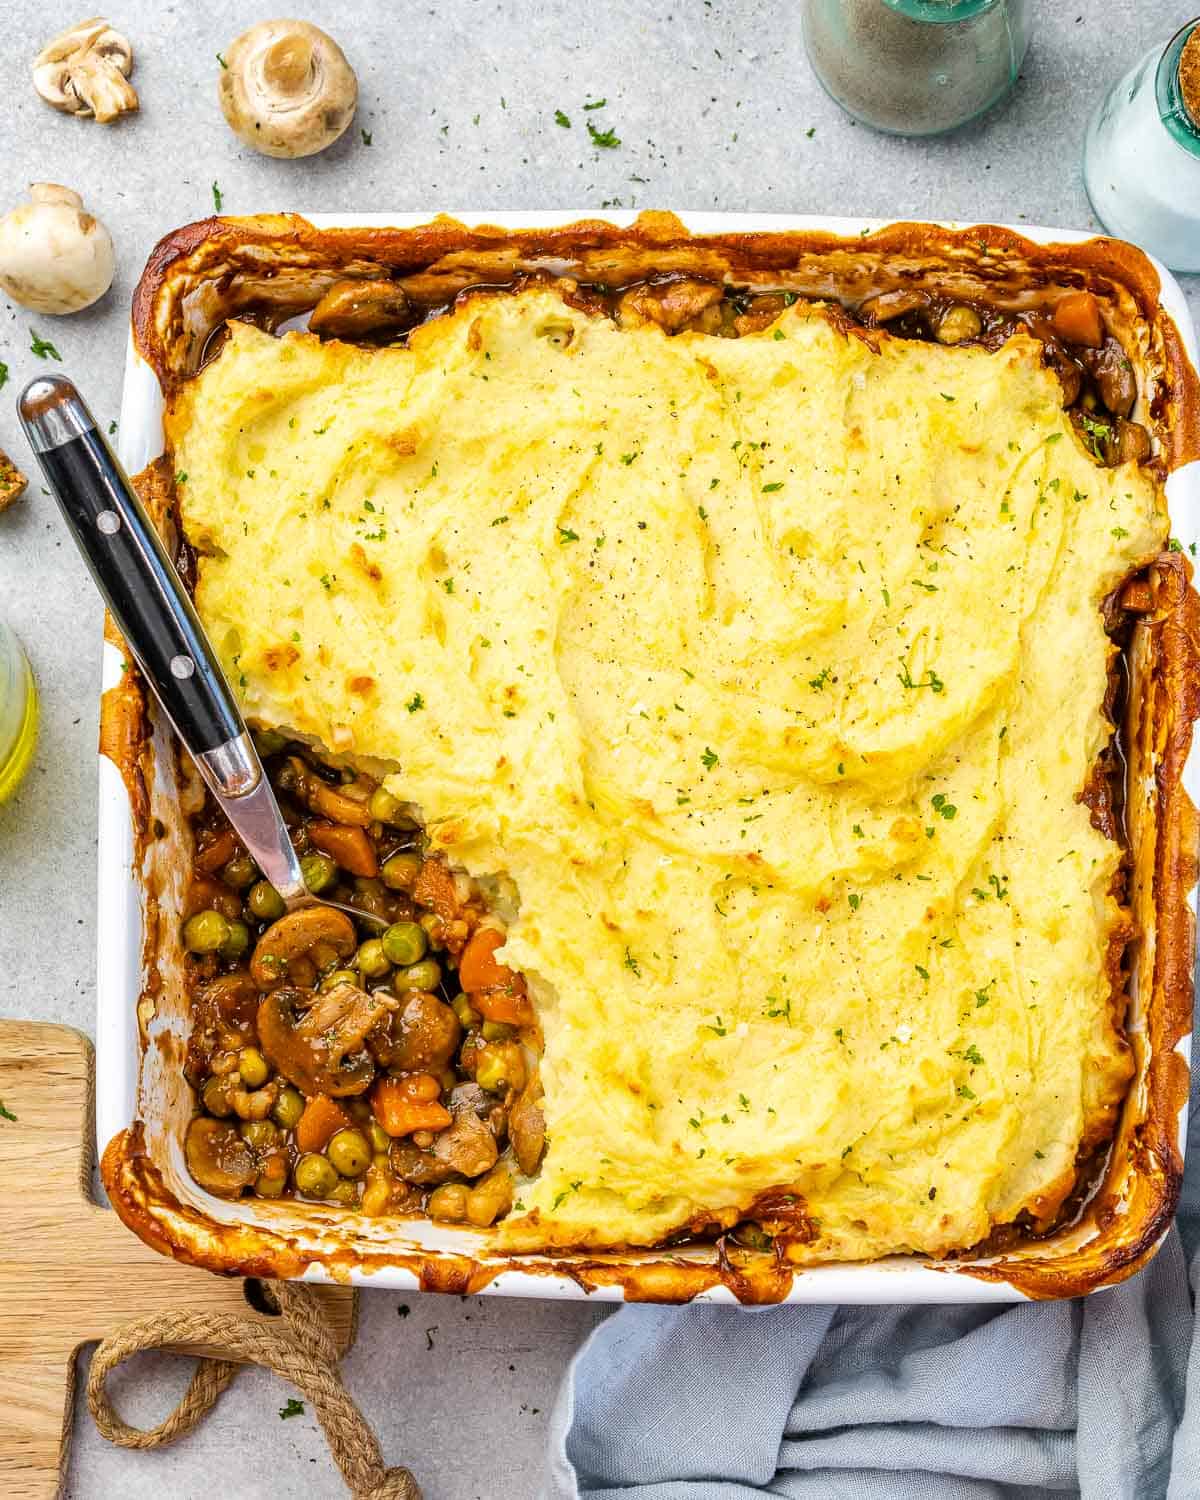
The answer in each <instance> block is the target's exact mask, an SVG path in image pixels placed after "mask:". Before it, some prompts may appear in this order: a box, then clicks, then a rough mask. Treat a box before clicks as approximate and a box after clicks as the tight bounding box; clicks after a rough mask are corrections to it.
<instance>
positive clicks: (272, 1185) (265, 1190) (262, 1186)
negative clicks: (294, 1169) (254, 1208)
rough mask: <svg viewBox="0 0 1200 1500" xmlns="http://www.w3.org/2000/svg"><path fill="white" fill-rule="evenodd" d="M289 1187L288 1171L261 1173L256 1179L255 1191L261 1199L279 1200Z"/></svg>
mask: <svg viewBox="0 0 1200 1500" xmlns="http://www.w3.org/2000/svg"><path fill="white" fill-rule="evenodd" d="M285 1187H287V1171H286V1169H285V1170H284V1171H282V1172H260V1173H259V1174H258V1176H257V1177H256V1178H255V1179H254V1191H255V1192H256V1193H257V1194H258V1196H259V1197H260V1198H279V1197H281V1196H282V1194H283V1190H284V1188H285Z"/></svg>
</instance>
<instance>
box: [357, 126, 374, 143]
mask: <svg viewBox="0 0 1200 1500" xmlns="http://www.w3.org/2000/svg"><path fill="white" fill-rule="evenodd" d="M358 133H359V135H361V136H362V143H363V145H364V146H369V145H370V144H371V140H372V136H371V132H370V131H369V130H360V131H359V132H358Z"/></svg>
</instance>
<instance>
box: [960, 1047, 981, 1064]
mask: <svg viewBox="0 0 1200 1500" xmlns="http://www.w3.org/2000/svg"><path fill="white" fill-rule="evenodd" d="M963 1056H964V1057H965V1058H966V1060H967V1061H968V1062H969V1063H971V1064H972V1065H973V1066H974V1067H976V1068H979V1067H982V1066H983V1058H982V1057H981V1056H980V1054H979V1048H978V1047H977V1046H976V1045H975V1043H974V1042H972V1043H971V1045H970V1046H969V1047H968V1048H967V1050H966V1051H965V1052H964V1053H963Z"/></svg>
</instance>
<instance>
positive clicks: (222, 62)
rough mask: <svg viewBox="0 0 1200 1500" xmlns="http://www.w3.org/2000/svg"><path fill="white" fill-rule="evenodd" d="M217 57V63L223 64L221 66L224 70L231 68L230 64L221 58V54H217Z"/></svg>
mask: <svg viewBox="0 0 1200 1500" xmlns="http://www.w3.org/2000/svg"><path fill="white" fill-rule="evenodd" d="M215 56H216V59H217V61H218V62H219V63H220V64H221V66H222V67H223V68H227V67H228V66H229V64H228V63H227V62H226V61H225V59H224V58H223V57H222V56H221V54H220V53H219V52H218V53H216V54H215Z"/></svg>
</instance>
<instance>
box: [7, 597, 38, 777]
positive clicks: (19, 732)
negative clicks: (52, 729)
mask: <svg viewBox="0 0 1200 1500" xmlns="http://www.w3.org/2000/svg"><path fill="white" fill-rule="evenodd" d="M37 726H38V697H37V684H36V683H35V682H34V680H33V671H32V669H31V667H30V665H29V660H28V658H27V657H26V655H25V653H24V651H22V649H21V643H20V641H18V640H17V638H16V636H15V635H14V634H13V633H12V631H11V630H10V629H9V628H8V626H7V625H6V624H5V623H4V621H3V620H0V802H3V801H4V800H5V799H6V798H7V797H10V796H11V795H12V794H13V792H14V791H16V789H17V784H18V782H19V781H20V780H21V777H22V776H24V774H25V772H26V771H27V770H28V769H29V762H30V761H31V760H32V759H33V747H34V745H35V744H36V743H37Z"/></svg>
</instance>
